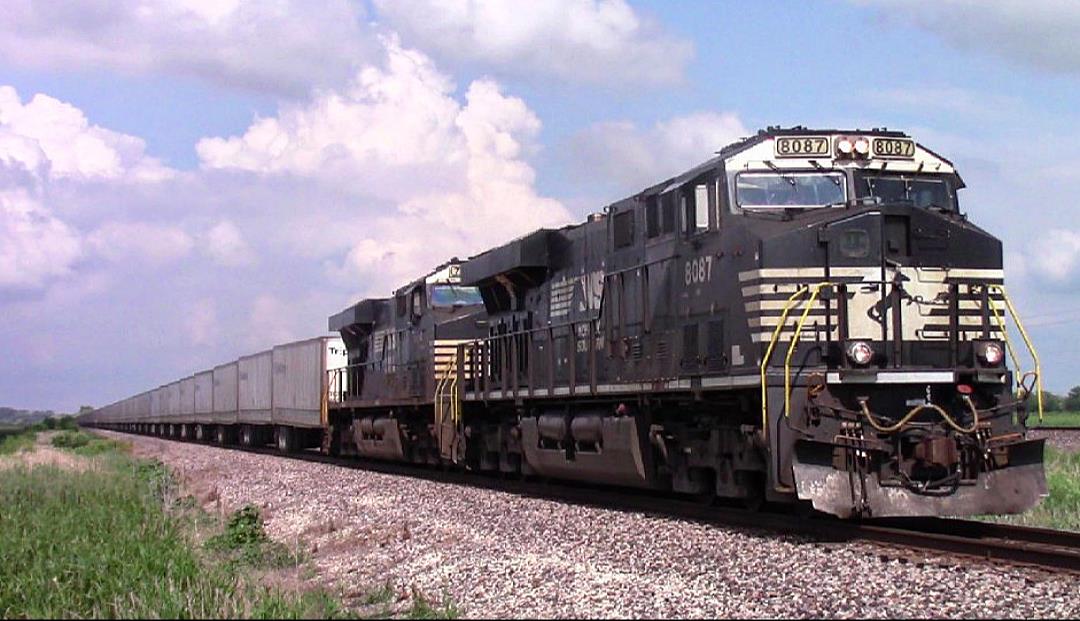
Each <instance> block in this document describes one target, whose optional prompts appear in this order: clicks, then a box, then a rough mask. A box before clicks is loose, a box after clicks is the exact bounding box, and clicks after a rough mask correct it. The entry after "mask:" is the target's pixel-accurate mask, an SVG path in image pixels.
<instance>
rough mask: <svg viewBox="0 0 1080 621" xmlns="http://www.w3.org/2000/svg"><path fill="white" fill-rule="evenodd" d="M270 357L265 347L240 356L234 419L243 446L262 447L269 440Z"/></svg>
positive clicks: (271, 351) (271, 409)
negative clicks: (262, 349) (235, 415)
mask: <svg viewBox="0 0 1080 621" xmlns="http://www.w3.org/2000/svg"><path fill="white" fill-rule="evenodd" d="M273 356H274V350H272V349H268V350H266V351H263V352H259V353H257V354H251V355H249V356H241V357H240V359H239V360H237V364H238V365H239V368H238V369H237V370H238V372H239V374H240V375H239V386H238V387H237V390H238V391H239V392H238V395H237V398H238V400H239V403H238V409H239V412H238V414H237V422H239V423H240V433H239V439H240V444H242V445H244V446H262V445H265V444H267V443H268V442H269V441H270V437H271V433H270V430H271V429H272V426H273V391H272V386H273V381H274V374H273V364H274V361H273Z"/></svg>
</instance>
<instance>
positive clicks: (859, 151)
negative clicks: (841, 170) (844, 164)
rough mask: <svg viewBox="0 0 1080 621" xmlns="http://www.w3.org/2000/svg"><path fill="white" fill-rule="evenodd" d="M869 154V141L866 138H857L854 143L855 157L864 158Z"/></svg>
mask: <svg viewBox="0 0 1080 621" xmlns="http://www.w3.org/2000/svg"><path fill="white" fill-rule="evenodd" d="M869 154H870V141H869V140H867V139H866V138H859V139H858V140H856V141H855V155H858V156H859V157H866V156H867V155H869Z"/></svg>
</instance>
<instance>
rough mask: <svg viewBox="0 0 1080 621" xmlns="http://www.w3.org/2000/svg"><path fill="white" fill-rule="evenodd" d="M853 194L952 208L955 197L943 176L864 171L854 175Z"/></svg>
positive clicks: (954, 204)
mask: <svg viewBox="0 0 1080 621" xmlns="http://www.w3.org/2000/svg"><path fill="white" fill-rule="evenodd" d="M855 186H856V195H857V196H859V197H860V198H861V197H874V198H877V199H879V200H880V202H882V203H912V204H913V205H915V206H916V207H923V208H930V207H936V208H938V209H947V210H949V211H955V210H956V196H955V194H954V192H953V190H952V184H951V183H950V182H949V179H948V178H946V177H941V176H936V175H902V174H867V173H861V174H859V175H857V176H856V184H855Z"/></svg>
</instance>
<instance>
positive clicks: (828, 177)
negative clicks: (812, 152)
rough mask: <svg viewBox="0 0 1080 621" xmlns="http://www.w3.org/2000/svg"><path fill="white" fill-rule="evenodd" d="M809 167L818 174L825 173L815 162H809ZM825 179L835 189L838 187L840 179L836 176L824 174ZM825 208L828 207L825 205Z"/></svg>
mask: <svg viewBox="0 0 1080 621" xmlns="http://www.w3.org/2000/svg"><path fill="white" fill-rule="evenodd" d="M810 165H811V166H813V167H814V170H816V171H818V172H825V171H826V169H825V167H824V166H822V165H821V164H818V161H817V160H810ZM825 178H826V179H828V180H829V181H832V182H833V185H835V186H836V187H840V177H839V176H838V175H829V174H826V175H825ZM826 206H828V205H826Z"/></svg>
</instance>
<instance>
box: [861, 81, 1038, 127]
mask: <svg viewBox="0 0 1080 621" xmlns="http://www.w3.org/2000/svg"><path fill="white" fill-rule="evenodd" d="M859 99H860V101H869V102H870V103H872V104H876V105H879V106H883V107H888V108H890V109H891V108H908V109H913V110H918V111H921V112H924V113H925V112H929V111H939V110H940V111H945V112H952V113H956V114H961V115H964V116H965V117H979V118H980V119H983V120H985V119H1000V118H1003V117H1008V116H1011V115H1015V114H1023V113H1024V112H1025V111H1026V107H1025V105H1024V102H1023V100H1022V99H1021V98H1020V97H1016V96H1014V95H1003V94H1000V93H987V92H975V91H971V90H968V89H965V88H959V87H956V86H926V87H905V88H892V89H884V90H872V91H864V92H863V93H862V96H861V97H860V98H859Z"/></svg>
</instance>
